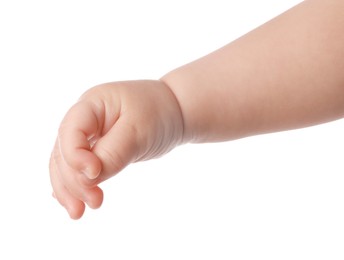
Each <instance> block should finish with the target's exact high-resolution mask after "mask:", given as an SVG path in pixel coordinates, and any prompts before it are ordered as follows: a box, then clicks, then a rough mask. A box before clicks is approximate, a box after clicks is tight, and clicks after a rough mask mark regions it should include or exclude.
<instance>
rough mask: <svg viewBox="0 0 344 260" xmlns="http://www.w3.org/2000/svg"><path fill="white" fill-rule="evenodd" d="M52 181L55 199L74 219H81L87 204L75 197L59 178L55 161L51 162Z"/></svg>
mask: <svg viewBox="0 0 344 260" xmlns="http://www.w3.org/2000/svg"><path fill="white" fill-rule="evenodd" d="M50 180H51V185H52V187H53V190H54V191H53V197H54V198H56V200H57V201H58V202H59V203H60V204H61V205H62V206H63V207H64V208H65V209H66V210H67V212H68V214H69V216H70V217H71V218H72V219H79V218H81V217H82V215H83V214H84V212H85V203H84V202H82V201H80V200H78V199H76V198H75V197H73V196H72V195H71V194H70V192H69V191H68V190H67V189H66V188H65V187H64V186H63V184H62V183H61V181H60V180H59V178H58V172H57V168H56V165H54V162H53V160H51V161H50Z"/></svg>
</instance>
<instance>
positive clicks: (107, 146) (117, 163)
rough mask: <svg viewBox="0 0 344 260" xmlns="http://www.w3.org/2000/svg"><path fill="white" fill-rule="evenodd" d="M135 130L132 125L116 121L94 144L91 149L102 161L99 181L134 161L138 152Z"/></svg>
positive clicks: (119, 120)
mask: <svg viewBox="0 0 344 260" xmlns="http://www.w3.org/2000/svg"><path fill="white" fill-rule="evenodd" d="M136 133H137V131H136V130H135V128H134V127H133V126H130V125H128V124H127V123H124V121H123V120H121V118H120V119H118V121H117V122H116V123H115V124H114V125H113V127H112V128H111V129H110V130H109V131H108V132H107V133H106V134H105V135H104V136H102V137H101V138H100V139H99V140H98V141H97V142H96V144H95V145H94V147H93V149H92V151H93V153H94V154H95V155H96V156H97V157H98V158H99V159H100V161H101V163H102V172H101V174H100V176H99V181H100V182H102V181H104V180H106V179H109V178H110V177H112V176H114V175H115V174H117V173H118V172H120V171H121V170H122V169H123V168H125V167H126V166H127V165H128V164H130V163H132V162H134V161H135V160H136V159H137V157H138V154H139V151H138V150H139V147H138V144H137V141H136V140H137V134H136Z"/></svg>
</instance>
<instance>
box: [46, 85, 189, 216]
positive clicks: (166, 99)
mask: <svg viewBox="0 0 344 260" xmlns="http://www.w3.org/2000/svg"><path fill="white" fill-rule="evenodd" d="M182 142H183V118H182V114H181V111H180V107H179V104H178V101H177V99H176V98H175V96H174V94H173V92H172V91H171V90H170V88H169V87H168V86H167V85H165V84H164V83H162V82H160V81H153V80H152V81H148V80H145V81H126V82H116V83H107V84H103V85H100V86H97V87H94V88H92V89H90V90H88V91H87V92H86V93H85V94H83V95H82V96H81V98H80V99H79V101H78V102H77V103H76V104H75V105H74V106H72V108H71V109H70V110H69V111H68V112H67V114H66V116H65V117H64V119H63V120H62V123H61V125H60V128H59V131H58V137H57V140H56V144H55V146H54V149H53V151H52V156H51V159H50V179H51V184H52V187H53V190H54V192H53V195H54V197H55V198H56V199H57V200H58V201H59V202H60V204H61V205H63V206H64V207H65V208H66V209H67V211H68V213H69V215H70V217H71V218H73V219H78V218H80V217H81V216H82V215H83V213H84V210H85V203H86V204H87V205H88V206H89V207H91V208H98V207H100V205H101V204H102V201H103V192H102V190H101V189H100V188H99V187H98V184H99V183H100V182H102V181H104V180H106V179H108V178H110V177H112V176H114V175H115V174H117V173H118V172H119V171H121V170H122V169H123V168H124V167H126V166H127V165H128V164H130V163H133V162H137V161H142V160H148V159H151V158H155V157H158V156H161V155H163V154H165V153H167V152H168V151H170V150H171V149H173V148H174V147H175V146H177V145H178V144H181V143H182Z"/></svg>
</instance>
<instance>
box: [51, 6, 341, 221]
mask: <svg viewBox="0 0 344 260" xmlns="http://www.w3.org/2000/svg"><path fill="white" fill-rule="evenodd" d="M343 115H344V1H342V0H326V1H325V0H309V1H304V2H303V3H301V4H300V5H298V6H296V7H295V8H293V9H291V10H289V11H287V12H286V13H284V14H282V15H280V16H279V17H277V18H275V19H274V20H272V21H270V22H268V23H266V24H265V25H263V26H261V27H259V28H257V29H256V30H253V31H252V32H250V33H248V34H247V35H245V36H243V37H241V38H240V39H238V40H236V41H234V42H232V43H230V44H228V45H227V46H225V47H223V48H221V49H219V50H217V51H215V52H213V53H211V54H209V55H207V56H205V57H203V58H201V59H199V60H196V61H194V62H192V63H190V64H187V65H185V66H183V67H181V68H178V69H176V70H174V71H172V72H170V73H168V74H167V75H165V76H164V77H162V79H161V80H160V81H159V80H151V81H127V82H114V83H107V84H103V85H100V86H97V87H94V88H92V89H90V90H88V91H87V92H86V93H85V94H84V95H82V96H81V98H80V100H79V101H78V102H77V103H76V104H75V105H74V106H73V107H71V109H70V110H69V111H68V112H67V113H66V116H65V117H64V119H63V120H62V123H61V125H60V128H59V132H58V137H57V140H56V144H55V146H54V149H53V151H52V156H51V160H50V179H51V184H52V187H53V190H54V192H53V194H54V196H55V198H56V199H57V200H58V201H59V202H60V204H61V205H63V206H64V207H65V208H66V209H67V211H68V213H69V215H70V216H71V217H72V218H74V219H78V218H80V217H81V216H82V215H83V213H84V210H85V203H86V204H87V205H88V206H89V207H91V208H98V207H99V206H100V205H101V203H102V201H103V192H102V190H101V189H100V188H99V186H98V184H99V183H101V182H102V181H105V180H107V179H108V178H111V177H112V176H114V175H116V174H117V173H118V172H119V171H121V170H122V169H123V168H124V167H126V166H127V165H128V164H130V163H133V162H137V161H142V160H148V159H151V158H156V157H158V156H161V155H163V154H165V153H167V152H168V151H170V150H171V149H173V148H174V147H175V146H177V145H179V144H181V143H185V142H212V141H225V140H232V139H236V138H241V137H245V136H249V135H255V134H260V133H267V132H275V131H281V130H287V129H292V128H298V127H304V126H309V125H313V124H318V123H321V122H325V121H330V120H334V119H338V118H340V117H342V116H343Z"/></svg>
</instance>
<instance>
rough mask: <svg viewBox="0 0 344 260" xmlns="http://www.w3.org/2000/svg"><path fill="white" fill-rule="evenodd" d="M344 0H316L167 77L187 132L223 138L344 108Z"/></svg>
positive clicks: (320, 118) (319, 118)
mask: <svg viewBox="0 0 344 260" xmlns="http://www.w3.org/2000/svg"><path fill="white" fill-rule="evenodd" d="M343 28H344V2H343V1H341V0H328V1H322V0H309V1H305V2H303V3H301V4H300V5H298V6H296V7H295V8H293V9H291V10H289V11H288V12H286V13H284V14H282V15H280V16H279V17H277V18H275V19H273V20H272V21H270V22H268V23H266V24H264V25H263V26H261V27H259V28H257V29H255V30H254V31H252V32H250V33H248V34H247V35H245V36H243V37H241V38H240V39H238V40H236V41H234V42H232V43H230V44H228V45H227V46H225V47H223V48H221V49H219V50H217V51H215V52H214V53H211V54H209V55H207V56H205V57H203V58H201V59H199V60H196V61H194V62H192V63H190V64H187V65H185V66H183V67H181V68H178V69H176V70H174V71H172V72H170V73H168V74H167V75H166V76H164V77H163V78H162V80H163V81H164V82H165V83H166V84H167V85H168V86H169V87H170V88H171V90H172V91H173V92H174V94H175V95H176V97H177V99H178V101H179V103H180V106H181V110H182V113H183V117H184V128H185V139H186V141H191V142H207V141H223V140H230V139H236V138H240V137H244V136H249V135H254V134H259V133H266V132H274V131H280V130H287V129H292V128H298V127H304V126H309V125H312V124H318V123H321V122H324V121H329V120H333V119H337V118H340V117H342V116H343V115H344V48H343V46H344V29H343Z"/></svg>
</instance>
